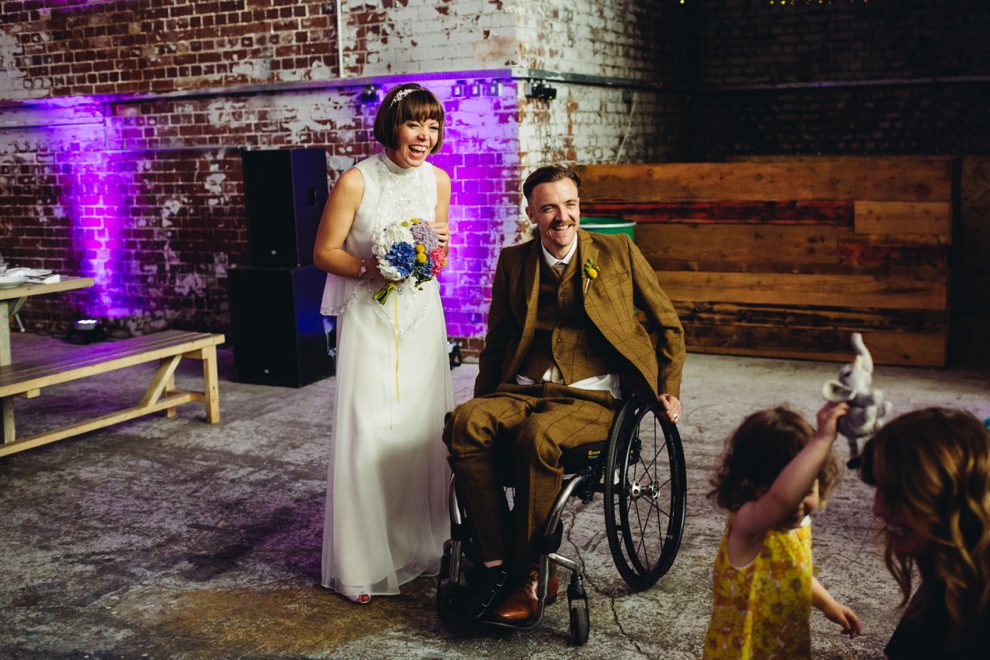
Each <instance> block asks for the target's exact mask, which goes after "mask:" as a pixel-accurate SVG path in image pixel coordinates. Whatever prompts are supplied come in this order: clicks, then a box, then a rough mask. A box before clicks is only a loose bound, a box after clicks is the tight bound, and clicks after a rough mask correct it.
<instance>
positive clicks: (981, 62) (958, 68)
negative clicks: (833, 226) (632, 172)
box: [694, 0, 990, 161]
mask: <svg viewBox="0 0 990 660" xmlns="http://www.w3.org/2000/svg"><path fill="white" fill-rule="evenodd" d="M698 5H699V7H700V8H699V10H698V12H697V13H696V15H695V25H696V26H697V30H698V33H697V34H698V44H699V56H698V62H699V65H698V70H699V83H700V84H701V85H702V87H703V89H704V90H705V91H706V93H703V94H701V95H700V96H699V97H698V99H697V116H698V117H699V120H698V123H697V129H696V130H697V138H696V140H695V144H696V147H695V150H694V160H702V161H703V160H719V159H721V158H724V157H727V156H733V155H740V154H753V153H761V154H762V153H773V154H816V153H821V154H848V153H853V154H861V153H894V154H898V153H985V152H987V150H988V149H990V125H988V122H987V118H986V112H985V111H984V107H985V106H986V97H987V94H988V91H990V83H988V78H990V44H988V40H987V38H986V34H987V32H988V30H990V4H987V3H983V2H971V1H969V0H946V1H943V2H929V1H927V0H905V1H904V2H896V3H892V2H862V1H859V0H855V1H851V2H830V3H824V4H818V3H804V2H798V3H793V2H792V3H787V4H785V5H782V4H781V3H775V4H774V5H770V4H769V3H768V2H752V1H750V0H724V1H723V0H699V2H698Z"/></svg>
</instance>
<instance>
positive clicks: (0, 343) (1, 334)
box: [0, 277, 95, 438]
mask: <svg viewBox="0 0 990 660" xmlns="http://www.w3.org/2000/svg"><path fill="white" fill-rule="evenodd" d="M94 283H95V282H94V280H93V278H92V277H63V278H62V279H60V280H59V281H58V282H52V283H51V284H32V283H26V284H21V285H19V286H15V287H8V288H5V289H0V365H6V364H10V363H11V355H10V317H11V316H13V315H14V314H16V313H17V311H18V310H19V309H20V308H21V305H23V304H24V301H25V300H27V298H28V296H40V295H43V294H46V293H58V292H59V291H72V290H73V289H85V288H86V287H90V286H93V284H94ZM0 405H2V407H3V434H2V435H0V438H12V437H14V401H13V398H12V397H3V398H2V399H0Z"/></svg>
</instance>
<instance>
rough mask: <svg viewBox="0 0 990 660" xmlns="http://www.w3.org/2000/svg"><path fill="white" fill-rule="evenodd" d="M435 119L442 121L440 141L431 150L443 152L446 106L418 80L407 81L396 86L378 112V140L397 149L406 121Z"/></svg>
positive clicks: (376, 127) (376, 116) (376, 133)
mask: <svg viewBox="0 0 990 660" xmlns="http://www.w3.org/2000/svg"><path fill="white" fill-rule="evenodd" d="M427 119H433V120H435V121H436V122H437V123H438V124H440V132H439V133H438V134H437V143H436V144H435V145H433V148H432V149H430V153H431V154H435V153H436V152H438V151H440V147H441V145H443V106H442V105H440V101H438V100H437V97H435V96H434V95H433V92H431V91H430V90H428V89H425V88H423V87H420V86H419V85H417V84H416V83H406V84H404V85H399V86H397V87H393V88H392V90H391V91H389V93H388V94H386V95H385V99H384V100H382V104H381V105H380V106H379V107H378V114H377V115H375V139H376V140H378V142H380V143H381V144H382V145H383V146H386V147H388V148H389V149H397V148H398V144H399V127H400V126H402V124H403V122H407V121H426V120H427Z"/></svg>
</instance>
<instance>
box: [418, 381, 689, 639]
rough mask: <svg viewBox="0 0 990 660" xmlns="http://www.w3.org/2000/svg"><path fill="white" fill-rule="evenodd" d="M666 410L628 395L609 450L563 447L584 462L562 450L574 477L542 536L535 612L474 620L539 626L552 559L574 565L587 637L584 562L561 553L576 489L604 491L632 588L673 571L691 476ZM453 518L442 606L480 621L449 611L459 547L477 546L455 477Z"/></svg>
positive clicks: (577, 634) (448, 615) (574, 591)
mask: <svg viewBox="0 0 990 660" xmlns="http://www.w3.org/2000/svg"><path fill="white" fill-rule="evenodd" d="M662 410H663V405H662V404H660V403H658V402H657V401H640V400H626V401H625V402H624V403H623V405H622V407H621V408H620V409H619V411H618V412H617V413H616V416H615V419H614V420H613V422H612V427H611V429H610V430H609V436H608V440H607V442H606V443H605V444H604V449H605V453H604V455H602V452H601V449H600V448H601V447H602V445H601V443H593V444H591V445H582V446H579V447H577V448H575V449H572V450H570V451H569V452H565V456H566V455H567V454H572V455H573V452H583V453H584V454H585V456H584V457H583V459H582V462H583V465H580V466H575V465H574V461H573V459H567V460H565V456H562V457H561V464H563V465H564V466H565V471H566V472H567V473H568V474H570V475H572V476H569V477H567V478H565V480H564V482H563V485H562V487H561V490H560V492H559V493H558V494H557V497H556V499H555V500H554V503H553V506H552V507H551V509H550V514H549V515H548V516H547V520H546V523H545V524H544V527H543V533H542V535H541V536H540V537H539V540H538V541H537V542H538V543H539V544H540V559H539V579H538V583H537V595H538V596H539V610H538V612H537V615H536V616H535V617H534V618H533V619H532V620H529V621H525V622H519V623H509V622H504V621H500V620H497V619H494V618H491V617H488V616H482V617H481V618H480V619H477V620H476V621H478V622H480V623H484V624H489V625H495V626H501V627H506V628H515V629H523V630H525V629H530V628H533V627H535V626H537V625H539V624H540V622H541V621H542V620H543V613H544V608H545V606H546V597H547V589H548V584H549V580H550V562H551V561H552V562H553V563H554V564H557V565H558V566H563V567H564V568H568V569H570V571H571V578H570V584H568V587H567V602H568V609H569V612H570V632H571V635H572V637H573V639H574V642H575V643H576V644H578V645H582V644H584V643H585V642H587V641H588V633H589V629H590V620H589V616H588V597H587V594H586V592H585V589H584V570H583V567H582V566H581V565H580V564H579V563H577V562H576V561H574V560H572V559H569V558H567V557H564V556H563V555H560V554H558V553H557V550H558V549H559V547H560V543H561V538H562V536H563V525H562V523H561V517H562V516H563V512H564V508H565V507H566V505H567V502H568V501H569V500H570V498H571V497H572V496H574V495H577V496H578V497H580V498H581V501H582V502H584V503H585V504H587V503H588V502H590V501H591V500H592V499H593V497H594V495H595V493H602V494H603V495H604V500H605V501H604V505H605V507H604V508H605V531H606V535H607V537H608V544H609V550H610V551H611V554H612V559H613V561H614V562H615V565H616V568H617V569H618V570H619V574H620V575H621V576H622V578H623V580H625V582H626V583H627V584H628V585H629V586H630V587H632V588H633V589H635V590H636V591H642V590H644V589H648V588H649V587H651V586H653V585H654V584H656V582H657V580H659V579H660V578H661V577H662V576H663V575H664V574H665V573H666V572H667V571H668V570H670V567H671V565H672V564H673V562H674V558H675V557H676V556H677V551H678V550H679V549H680V544H681V538H682V536H683V534H684V516H685V510H686V505H687V483H686V470H685V464H684V452H683V448H682V446H681V438H680V434H679V433H678V432H677V427H676V425H675V424H673V423H671V422H669V421H667V420H666V419H663V418H661V417H660V416H659V413H660V412H662ZM650 424H652V429H650V428H649V425H650ZM572 467H573V468H574V469H569V468H572ZM661 471H662V472H663V474H660V472H661ZM606 477H608V478H606ZM644 505H645V506H644ZM665 505H666V509H665V508H664V506H665ZM644 509H645V511H644ZM450 520H451V541H450V542H449V544H448V545H446V546H445V548H444V555H443V562H442V565H441V569H440V573H439V575H438V576H437V612H438V614H439V615H440V618H441V620H442V621H444V622H467V621H475V620H474V619H465V618H464V617H461V616H458V615H457V614H456V613H455V612H453V611H451V605H452V601H453V598H454V590H455V589H456V587H457V586H458V585H459V584H460V583H461V576H462V571H461V559H462V554H463V552H464V551H465V550H467V554H469V555H470V554H471V552H472V549H471V537H470V531H469V530H468V525H467V512H466V511H465V510H464V508H463V507H462V506H461V504H460V502H459V500H458V497H457V489H456V484H455V482H454V478H453V477H451V484H450ZM634 525H635V526H636V528H634ZM654 527H656V531H657V533H658V534H657V537H656V538H655V539H648V538H647V534H648V532H650V531H652V530H653V528H654ZM651 541H652V542H651ZM658 544H659V548H657V546H658ZM465 546H467V548H465ZM654 551H656V552H654Z"/></svg>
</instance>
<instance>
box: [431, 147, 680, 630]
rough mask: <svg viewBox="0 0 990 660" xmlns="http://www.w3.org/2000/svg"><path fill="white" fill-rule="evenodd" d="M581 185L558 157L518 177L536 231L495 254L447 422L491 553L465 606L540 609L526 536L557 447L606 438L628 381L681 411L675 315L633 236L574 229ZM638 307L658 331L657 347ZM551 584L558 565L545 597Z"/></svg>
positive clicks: (481, 538) (546, 494)
mask: <svg viewBox="0 0 990 660" xmlns="http://www.w3.org/2000/svg"><path fill="white" fill-rule="evenodd" d="M580 185H581V180H580V179H579V177H578V175H577V173H575V172H574V171H573V170H571V169H570V168H567V167H563V166H560V165H553V166H548V167H542V168H540V169H538V170H536V171H535V172H533V173H532V174H530V176H529V177H528V178H527V179H526V182H525V183H524V184H523V194H524V195H525V197H526V202H527V206H526V215H527V216H528V217H529V219H530V221H531V222H533V223H534V224H535V225H536V227H537V230H538V233H539V237H538V238H536V239H534V240H532V241H529V242H527V243H523V244H521V245H515V246H512V247H508V248H505V249H504V250H502V252H501V254H500V255H499V260H498V266H497V268H496V270H495V279H494V282H493V284H492V302H491V308H490V310H489V312H488V334H487V336H486V338H485V348H484V350H483V351H482V352H481V356H480V360H479V371H478V378H477V381H476V382H475V386H474V395H475V397H476V398H474V399H471V400H470V401H467V402H466V403H463V404H461V405H459V406H457V408H456V409H455V410H454V411H453V412H452V413H451V414H450V415H449V416H448V419H447V423H446V425H445V427H444V432H443V438H444V442H445V443H446V445H447V448H448V450H449V452H450V459H449V460H450V465H451V467H452V468H453V471H454V473H455V475H456V479H457V486H458V493H459V495H460V497H461V499H462V501H463V502H464V504H465V506H466V507H467V511H468V517H469V519H471V520H472V521H473V530H474V532H475V535H476V537H477V542H478V549H479V552H480V554H481V558H482V561H483V564H482V565H480V566H478V567H477V568H476V569H475V570H474V571H473V572H471V573H470V574H469V575H468V584H467V587H466V588H465V590H464V592H463V593H462V595H461V597H460V598H459V603H458V605H459V606H460V607H462V608H463V610H464V611H465V613H466V614H468V615H469V616H473V617H480V616H482V615H484V614H485V613H486V612H488V611H491V610H493V609H494V616H495V617H496V618H498V619H501V620H503V621H515V622H519V621H525V620H527V619H530V618H532V617H534V616H535V615H536V614H537V611H538V599H537V596H536V581H537V580H536V578H537V564H536V559H537V557H538V553H537V552H536V551H535V550H534V549H533V548H532V543H531V542H532V539H533V537H534V534H535V533H537V532H538V531H539V530H540V529H541V527H542V525H543V524H544V521H545V520H546V517H547V515H548V513H549V511H550V508H551V506H552V504H553V501H554V498H555V497H556V496H557V493H558V491H559V490H560V488H561V482H562V477H563V470H562V468H561V467H560V466H559V465H558V459H559V458H560V455H561V451H562V450H564V449H567V448H571V447H574V446H578V445H582V444H586V443H590V442H599V441H604V440H605V439H606V438H607V436H608V432H609V428H610V426H611V423H612V418H613V416H614V414H615V411H616V409H617V407H618V401H619V399H620V398H621V396H622V391H623V390H624V391H627V392H632V393H634V394H636V395H637V396H639V397H643V398H646V397H650V398H657V399H658V400H660V401H661V402H663V405H664V409H665V413H666V415H667V417H668V418H669V419H670V420H672V421H674V422H676V421H677V419H678V418H679V417H680V411H681V404H680V401H678V399H677V397H678V396H679V394H680V383H681V367H682V365H683V364H684V338H683V329H682V328H681V323H680V321H679V320H678V318H677V314H676V312H675V311H674V307H673V305H672V304H671V302H670V300H669V299H668V298H667V296H666V294H665V293H664V292H663V290H661V288H660V286H659V284H658V283H657V278H656V274H655V273H654V271H653V269H652V268H651V267H650V265H649V264H648V263H647V261H646V259H645V257H643V255H642V253H641V252H640V251H639V249H638V248H637V247H636V246H635V245H634V244H633V243H632V242H631V241H630V240H629V238H628V237H626V236H624V235H614V236H608V235H602V234H591V233H588V232H586V231H584V230H581V229H579V228H578V225H579V223H580V200H579V197H578V188H579V187H580ZM636 310H639V311H641V312H643V313H644V314H645V315H646V318H647V319H648V320H649V321H650V323H651V325H652V327H653V329H654V330H656V333H657V343H656V347H654V345H653V343H652V342H651V340H650V336H649V335H648V334H647V332H646V330H645V329H644V328H643V326H642V325H641V324H640V323H639V321H638V320H637V319H636V316H635V314H636ZM620 382H621V389H620ZM503 444H506V445H509V446H511V455H512V470H513V482H514V483H515V486H516V489H515V495H514V507H513V510H512V512H511V514H509V513H508V512H507V510H506V508H507V505H506V504H505V497H504V493H503V492H502V488H501V486H500V483H502V480H500V479H499V476H498V466H497V465H496V462H495V460H494V449H495V447H496V446H499V445H503ZM557 588H558V583H557V577H556V575H555V574H554V575H552V577H551V579H550V584H549V592H548V602H552V601H553V599H554V598H555V597H556V594H557ZM510 591H511V593H510ZM507 594H508V596H507Z"/></svg>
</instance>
